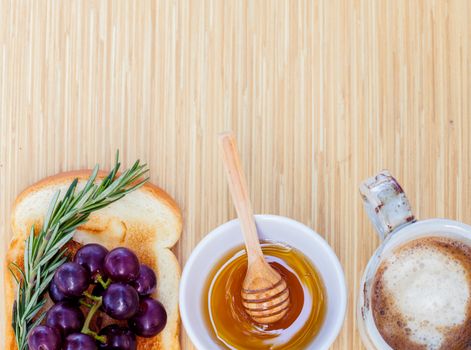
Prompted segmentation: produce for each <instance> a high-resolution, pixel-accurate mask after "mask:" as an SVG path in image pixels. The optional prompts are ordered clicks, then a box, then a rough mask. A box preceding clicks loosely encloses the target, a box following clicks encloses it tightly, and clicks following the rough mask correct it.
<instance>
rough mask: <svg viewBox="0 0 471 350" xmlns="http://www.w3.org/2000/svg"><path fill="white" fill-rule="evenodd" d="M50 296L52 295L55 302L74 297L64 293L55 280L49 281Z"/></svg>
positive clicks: (70, 299)
mask: <svg viewBox="0 0 471 350" xmlns="http://www.w3.org/2000/svg"><path fill="white" fill-rule="evenodd" d="M49 296H50V297H51V299H52V301H53V302H55V303H59V302H61V301H72V300H73V298H71V297H68V296H67V295H65V294H64V293H62V292H61V291H60V290H59V288H58V287H57V284H55V283H54V280H52V281H51V283H49Z"/></svg>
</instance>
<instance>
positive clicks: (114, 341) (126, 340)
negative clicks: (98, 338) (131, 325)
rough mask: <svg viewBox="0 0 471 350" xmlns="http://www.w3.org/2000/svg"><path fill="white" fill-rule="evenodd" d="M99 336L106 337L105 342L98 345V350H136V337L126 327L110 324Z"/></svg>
mask: <svg viewBox="0 0 471 350" xmlns="http://www.w3.org/2000/svg"><path fill="white" fill-rule="evenodd" d="M99 334H100V335H104V336H106V342H105V343H104V344H103V343H98V347H99V348H100V349H106V350H136V348H137V344H136V336H135V335H134V333H132V332H131V331H130V330H129V329H128V328H126V327H119V326H118V325H115V324H112V325H109V326H107V327H105V328H103V329H102V330H101V331H100V333H99Z"/></svg>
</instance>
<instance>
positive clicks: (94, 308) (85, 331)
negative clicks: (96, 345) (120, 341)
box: [82, 292, 106, 343]
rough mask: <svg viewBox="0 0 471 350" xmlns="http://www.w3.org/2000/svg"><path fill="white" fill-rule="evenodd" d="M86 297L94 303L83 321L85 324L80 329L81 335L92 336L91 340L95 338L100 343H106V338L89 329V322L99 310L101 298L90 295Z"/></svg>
mask: <svg viewBox="0 0 471 350" xmlns="http://www.w3.org/2000/svg"><path fill="white" fill-rule="evenodd" d="M84 294H85V295H86V294H89V293H87V292H85V293H84ZM86 296H87V297H89V298H90V299H93V300H94V301H95V303H94V304H93V306H92V307H91V308H90V311H89V312H88V315H87V318H86V319H85V323H84V324H83V327H82V333H83V334H87V335H90V336H92V337H93V338H95V339H96V340H98V341H99V342H101V343H106V336H104V335H98V333H97V332H94V331H92V330H91V329H90V322H91V321H92V318H93V315H95V313H96V312H97V311H98V309H99V308H100V306H101V303H102V298H101V297H95V296H93V295H90V294H89V295H86Z"/></svg>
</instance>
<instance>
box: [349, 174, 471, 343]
mask: <svg viewBox="0 0 471 350" xmlns="http://www.w3.org/2000/svg"><path fill="white" fill-rule="evenodd" d="M360 193H361V196H362V199H363V202H364V205H365V209H366V211H367V214H368V216H369V218H370V220H371V221H372V223H373V225H374V226H375V229H376V231H377V233H378V235H379V236H380V238H381V244H380V246H379V247H378V249H377V250H376V252H375V253H374V255H373V256H372V257H371V259H370V260H369V262H368V264H367V266H366V269H365V272H364V274H363V277H362V280H361V284H360V291H359V295H358V302H357V310H356V314H357V323H358V328H359V331H360V335H361V338H362V341H363V344H364V345H365V346H366V348H367V349H369V350H389V349H392V348H391V347H390V346H389V345H388V344H387V343H386V341H385V340H384V339H383V338H382V336H381V334H380V332H379V331H378V329H377V327H376V324H375V321H374V318H373V311H372V309H373V308H372V289H373V288H372V287H373V282H374V279H375V276H376V272H377V270H378V268H379V266H380V264H381V262H382V261H383V259H384V258H385V257H387V256H388V254H389V253H390V252H392V251H393V250H394V248H395V247H398V246H400V245H402V244H404V243H407V242H409V241H412V240H414V239H417V238H424V237H429V236H433V237H446V238H450V239H456V240H459V241H462V242H465V243H468V244H469V243H471V226H468V225H465V224H463V223H460V222H457V221H453V220H445V219H429V220H420V221H417V220H416V219H415V217H414V215H413V213H412V210H411V207H410V204H409V201H408V200H407V197H406V195H405V193H404V191H403V190H402V188H401V186H400V185H399V184H398V182H397V181H396V180H395V179H394V178H393V177H392V176H391V174H390V173H389V172H388V171H382V172H380V173H379V174H378V175H376V176H374V177H372V178H369V179H367V180H365V181H364V182H363V183H362V184H361V185H360Z"/></svg>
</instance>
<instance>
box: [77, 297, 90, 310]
mask: <svg viewBox="0 0 471 350" xmlns="http://www.w3.org/2000/svg"><path fill="white" fill-rule="evenodd" d="M79 303H80V304H81V305H84V306H86V307H88V308H89V309H90V308H91V307H92V306H93V305H91V304H89V303H87V301H86V300H85V299H79Z"/></svg>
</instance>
